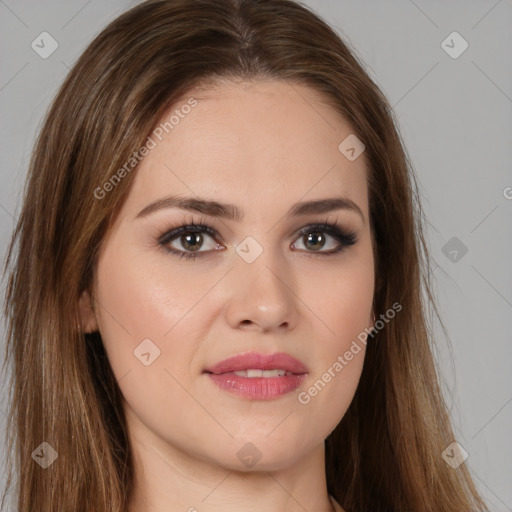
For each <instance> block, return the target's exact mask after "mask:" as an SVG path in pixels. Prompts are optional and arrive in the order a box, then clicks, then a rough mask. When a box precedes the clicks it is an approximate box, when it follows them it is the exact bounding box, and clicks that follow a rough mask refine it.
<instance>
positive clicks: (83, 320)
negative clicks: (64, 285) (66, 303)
mask: <svg viewBox="0 0 512 512" xmlns="http://www.w3.org/2000/svg"><path fill="white" fill-rule="evenodd" d="M79 310H80V327H81V329H80V330H81V331H82V332H83V333H91V332H95V331H98V330H99V329H98V321H97V319H96V314H95V312H94V306H93V301H92V299H91V295H90V293H89V292H88V291H87V290H85V291H84V292H83V293H82V295H81V296H80V301H79Z"/></svg>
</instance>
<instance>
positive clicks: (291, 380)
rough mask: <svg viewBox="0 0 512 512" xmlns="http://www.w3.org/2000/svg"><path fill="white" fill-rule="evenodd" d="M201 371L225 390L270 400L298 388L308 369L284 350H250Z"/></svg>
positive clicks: (255, 398) (247, 396)
mask: <svg viewBox="0 0 512 512" xmlns="http://www.w3.org/2000/svg"><path fill="white" fill-rule="evenodd" d="M204 373H206V374H207V375H208V376H209V377H210V378H211V379H212V381H213V382H214V383H215V384H216V385H217V386H219V387H220V388H221V389H224V390H225V391H229V392H232V393H235V394H238V395H239V396H242V397H244V398H249V399H252V400H271V399H273V398H277V397H280V396H282V395H285V394H287V393H290V392H291V391H294V390H295V389H297V388H298V387H299V386H300V385H301V383H302V381H303V380H304V379H305V377H306V376H307V373H308V369H307V367H306V366H305V365H304V364H303V363H302V362H301V361H299V360H298V359H295V358H294V357H292V356H290V355H289V354H286V353H284V352H278V353H275V354H258V353H255V352H250V353H246V354H238V355H235V356H233V357H230V358H228V359H225V360H224V361H221V362H219V363H217V364H215V365H214V366H212V367H209V368H206V369H205V370H204Z"/></svg>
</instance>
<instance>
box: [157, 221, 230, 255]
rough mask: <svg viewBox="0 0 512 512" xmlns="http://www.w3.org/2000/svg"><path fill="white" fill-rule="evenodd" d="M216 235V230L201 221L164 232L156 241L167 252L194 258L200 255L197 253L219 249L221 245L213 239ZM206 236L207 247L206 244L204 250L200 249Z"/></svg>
mask: <svg viewBox="0 0 512 512" xmlns="http://www.w3.org/2000/svg"><path fill="white" fill-rule="evenodd" d="M205 235H206V236H205ZM216 236H217V233H216V231H215V230H214V229H213V228H211V227H210V226H208V225H206V224H203V223H202V222H200V223H199V224H195V223H194V222H191V223H190V224H188V225H183V226H179V227H176V228H173V229H171V230H170V231H168V232H166V233H165V234H164V235H163V237H161V238H160V240H159V242H158V243H159V244H160V245H162V246H163V247H164V248H165V249H166V250H167V252H169V253H173V254H175V255H177V256H178V255H179V256H180V257H181V258H186V259H195V258H197V257H198V256H200V255H201V254H199V253H204V252H209V251H211V250H220V249H221V247H222V246H221V245H220V244H218V243H217V242H215V240H214V238H215V237H216ZM208 238H210V245H209V247H208V246H207V247H206V250H202V251H201V250H200V249H201V248H202V247H203V246H204V241H205V239H208Z"/></svg>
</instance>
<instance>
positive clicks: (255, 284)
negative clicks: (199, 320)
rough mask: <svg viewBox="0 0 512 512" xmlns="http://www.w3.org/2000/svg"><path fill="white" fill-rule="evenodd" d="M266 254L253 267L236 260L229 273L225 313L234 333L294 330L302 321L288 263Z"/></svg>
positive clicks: (268, 252) (268, 253)
mask: <svg viewBox="0 0 512 512" xmlns="http://www.w3.org/2000/svg"><path fill="white" fill-rule="evenodd" d="M270 253H271V251H270V250H264V251H263V253H262V254H261V255H260V256H259V257H258V258H257V259H256V260H255V261H253V262H252V263H247V262H246V261H244V260H243V259H242V258H238V257H237V259H236V260H235V263H234V268H233V270H232V271H231V272H230V273H229V282H227V283H226V286H228V287H229V295H228V297H229V298H228V304H227V307H226V310H225V314H226V318H227V321H228V323H229V325H230V326H231V327H232V328H234V329H242V330H254V331H260V332H272V331H283V330H291V329H294V328H295V326H296V324H297V320H298V318H299V311H298V310H297V307H298V302H300V301H299V299H298V297H297V292H296V290H294V283H293V275H292V273H291V271H290V269H289V268H287V266H286V262H284V261H282V260H281V261H278V259H277V258H276V257H274V256H273V255H272V254H270Z"/></svg>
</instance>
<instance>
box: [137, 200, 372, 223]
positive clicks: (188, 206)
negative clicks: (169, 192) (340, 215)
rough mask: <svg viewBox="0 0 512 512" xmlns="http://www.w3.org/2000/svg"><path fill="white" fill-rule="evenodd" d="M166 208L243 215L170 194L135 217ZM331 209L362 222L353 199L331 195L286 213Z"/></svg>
mask: <svg viewBox="0 0 512 512" xmlns="http://www.w3.org/2000/svg"><path fill="white" fill-rule="evenodd" d="M166 208H180V209H182V210H189V211H193V212H198V213H202V214H205V215H208V216H210V217H221V218H224V219H228V220H234V221H240V220H242V219H243V217H244V214H243V212H242V210H241V209H240V208H238V206H236V205H234V204H228V203H220V202H217V201H211V200H207V199H202V198H198V197H183V196H170V197H165V198H163V199H158V200H157V201H154V202H153V203H150V204H148V205H147V206H145V207H144V208H143V209H142V210H141V211H140V212H139V213H138V214H137V216H136V217H135V218H136V219H139V218H142V217H147V216H148V215H150V214H151V213H154V212H157V211H159V210H163V209H166ZM333 210H351V211H354V212H356V213H358V214H359V215H360V217H361V218H362V220H363V222H364V215H363V212H362V211H361V208H359V206H358V205H357V204H356V203H354V201H352V200H351V199H348V198H346V197H333V198H329V199H317V200H315V201H305V202H301V203H296V204H294V205H293V206H292V207H291V208H290V209H289V210H288V215H289V216H301V215H310V214H315V213H327V212H330V211H333Z"/></svg>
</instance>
